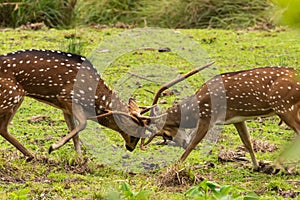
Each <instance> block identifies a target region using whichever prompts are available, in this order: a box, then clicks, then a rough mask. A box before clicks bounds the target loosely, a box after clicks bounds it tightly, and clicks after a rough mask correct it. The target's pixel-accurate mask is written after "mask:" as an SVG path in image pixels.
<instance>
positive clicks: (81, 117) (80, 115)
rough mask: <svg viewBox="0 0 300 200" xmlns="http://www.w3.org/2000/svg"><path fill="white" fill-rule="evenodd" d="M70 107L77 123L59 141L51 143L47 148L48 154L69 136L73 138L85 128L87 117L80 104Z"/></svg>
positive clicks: (64, 142) (62, 143) (68, 138)
mask: <svg viewBox="0 0 300 200" xmlns="http://www.w3.org/2000/svg"><path fill="white" fill-rule="evenodd" d="M71 107H72V109H73V110H72V113H73V116H74V118H75V119H76V120H77V121H78V124H77V125H76V126H75V128H74V129H73V130H72V131H71V132H70V133H69V134H68V135H66V136H65V137H64V138H63V139H61V140H60V141H58V142H56V143H55V144H52V145H51V147H50V148H49V154H50V153H51V152H52V151H54V150H56V149H58V148H60V147H61V146H63V145H64V144H66V143H67V142H68V141H69V140H70V139H71V138H74V136H76V135H77V134H78V133H79V132H80V131H82V130H83V129H85V127H86V123H87V117H86V116H85V113H84V110H83V108H82V107H81V106H80V105H77V104H75V105H74V104H73V106H72V105H71Z"/></svg>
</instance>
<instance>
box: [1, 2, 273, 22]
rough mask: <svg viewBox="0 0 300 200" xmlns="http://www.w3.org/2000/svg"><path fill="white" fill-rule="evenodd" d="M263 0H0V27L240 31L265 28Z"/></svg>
mask: <svg viewBox="0 0 300 200" xmlns="http://www.w3.org/2000/svg"><path fill="white" fill-rule="evenodd" d="M270 11H272V5H271V3H270V2H269V1H268V0H253V1H248V0H163V1H161V0H153V1H148V0H137V1H134V0H89V1H84V0H3V1H2V3H0V26H2V27H14V28H15V27H20V26H22V25H26V24H30V23H44V24H45V25H46V26H48V27H59V28H68V27H72V26H73V27H74V26H76V25H90V24H100V25H109V26H112V25H113V26H118V27H128V26H129V27H132V26H159V27H165V28H207V27H211V28H245V27H249V26H254V25H262V24H264V25H267V26H270V25H271V24H270V23H271V22H270V20H269V17H268V14H269V13H271V12H270Z"/></svg>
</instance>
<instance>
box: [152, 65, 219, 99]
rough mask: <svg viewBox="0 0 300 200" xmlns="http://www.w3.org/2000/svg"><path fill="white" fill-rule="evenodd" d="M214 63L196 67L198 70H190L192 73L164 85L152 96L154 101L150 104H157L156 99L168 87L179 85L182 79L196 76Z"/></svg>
mask: <svg viewBox="0 0 300 200" xmlns="http://www.w3.org/2000/svg"><path fill="white" fill-rule="evenodd" d="M214 63H215V62H210V63H207V64H206V65H203V66H202V67H198V68H196V69H194V70H192V71H190V72H188V73H186V74H184V75H183V76H180V77H178V78H175V79H173V80H172V81H170V82H168V83H165V84H164V85H162V86H161V87H160V88H159V90H158V91H157V92H156V94H155V96H154V99H153V102H152V105H155V104H157V101H158V99H159V97H160V95H161V93H162V92H163V91H165V90H166V89H168V88H169V87H172V86H173V85H175V84H176V83H179V82H180V81H183V80H184V79H186V78H188V77H190V76H192V75H194V74H196V73H198V72H200V71H202V70H203V69H205V68H207V67H209V66H211V65H213V64H214Z"/></svg>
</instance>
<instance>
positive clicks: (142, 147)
mask: <svg viewBox="0 0 300 200" xmlns="http://www.w3.org/2000/svg"><path fill="white" fill-rule="evenodd" d="M214 63H215V62H210V63H207V64H205V65H203V66H201V67H198V68H196V69H194V70H192V71H190V72H188V73H186V74H184V75H183V76H180V77H178V78H175V79H173V80H171V81H170V82H168V83H165V84H164V85H162V86H161V87H160V88H159V89H158V91H157V92H156V94H155V96H154V98H153V102H152V107H151V108H149V110H150V109H152V108H153V107H155V106H156V105H157V102H158V99H159V98H160V96H161V94H162V92H163V91H165V90H166V89H168V88H170V87H172V86H173V85H175V84H177V83H179V82H181V81H183V80H185V79H187V78H188V77H190V76H192V75H194V74H196V73H198V72H200V71H202V70H204V69H206V68H208V67H210V66H211V65H213V64H214ZM149 110H144V111H142V112H141V113H142V114H143V113H144V112H147V111H149ZM152 115H153V112H151V113H150V116H152ZM163 116H165V114H164V115H163ZM160 117H161V116H158V118H160ZM152 133H154V134H153V135H152V136H151V137H150V138H149V139H148V141H147V142H145V140H144V139H142V141H141V149H144V148H145V146H146V145H148V144H149V143H150V142H151V141H152V140H153V139H154V138H155V137H157V136H162V137H163V139H164V141H166V140H167V138H165V137H164V136H163V135H160V134H159V133H158V132H156V133H155V132H152Z"/></svg>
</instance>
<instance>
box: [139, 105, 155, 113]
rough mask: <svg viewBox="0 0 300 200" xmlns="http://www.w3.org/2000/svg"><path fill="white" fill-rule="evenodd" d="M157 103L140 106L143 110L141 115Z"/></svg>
mask: <svg viewBox="0 0 300 200" xmlns="http://www.w3.org/2000/svg"><path fill="white" fill-rule="evenodd" d="M156 106H157V105H156V104H154V105H152V106H140V108H142V109H143V110H142V111H141V113H140V114H141V115H142V114H144V113H146V112H148V111H149V110H151V109H152V108H155V107H156Z"/></svg>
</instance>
